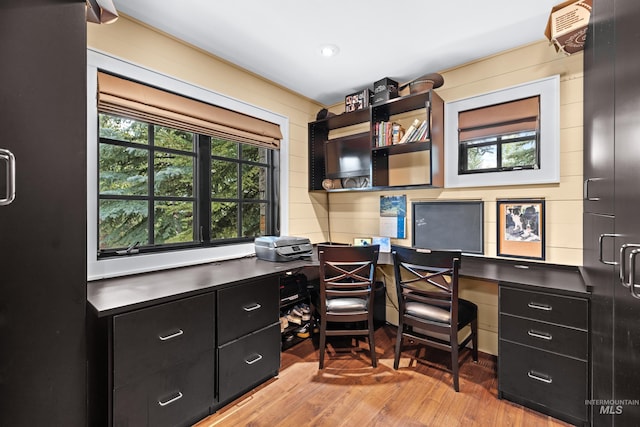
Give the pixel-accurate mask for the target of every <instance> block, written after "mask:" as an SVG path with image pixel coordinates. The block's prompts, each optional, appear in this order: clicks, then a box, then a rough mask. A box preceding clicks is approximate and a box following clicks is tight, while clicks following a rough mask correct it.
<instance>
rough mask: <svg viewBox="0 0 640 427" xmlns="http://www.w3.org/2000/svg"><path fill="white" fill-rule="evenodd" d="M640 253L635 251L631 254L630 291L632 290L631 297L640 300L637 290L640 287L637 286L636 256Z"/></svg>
mask: <svg viewBox="0 0 640 427" xmlns="http://www.w3.org/2000/svg"><path fill="white" fill-rule="evenodd" d="M639 253H640V249H634V250H632V251H631V253H630V254H629V289H630V290H631V296H632V297H634V298H636V299H640V294H639V293H638V292H636V288H640V285H636V256H637V255H638V254H639Z"/></svg>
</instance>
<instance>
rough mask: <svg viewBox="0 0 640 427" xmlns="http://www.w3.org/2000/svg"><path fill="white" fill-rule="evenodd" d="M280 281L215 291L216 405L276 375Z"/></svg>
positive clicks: (261, 281)
mask: <svg viewBox="0 0 640 427" xmlns="http://www.w3.org/2000/svg"><path fill="white" fill-rule="evenodd" d="M279 303H280V281H279V277H278V276H272V277H269V278H264V279H261V280H256V281H254V282H250V283H246V284H242V285H237V286H233V287H230V288H226V289H222V290H220V291H218V340H217V342H218V404H219V406H222V405H224V404H226V403H228V402H230V401H231V399H233V398H235V397H237V396H239V395H240V394H242V393H244V392H247V391H249V390H251V389H252V388H253V387H255V386H256V385H258V384H259V383H261V382H263V381H264V380H266V379H268V378H271V377H273V376H275V375H277V374H278V371H279V369H280V318H279V316H278V313H279Z"/></svg>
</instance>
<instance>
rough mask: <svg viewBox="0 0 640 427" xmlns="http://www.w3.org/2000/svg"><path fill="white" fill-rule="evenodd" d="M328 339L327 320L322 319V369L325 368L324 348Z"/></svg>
mask: <svg viewBox="0 0 640 427" xmlns="http://www.w3.org/2000/svg"><path fill="white" fill-rule="evenodd" d="M326 341H327V322H326V321H323V319H321V320H320V345H319V347H320V369H322V368H324V348H325V344H326Z"/></svg>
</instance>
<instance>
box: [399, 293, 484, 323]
mask: <svg viewBox="0 0 640 427" xmlns="http://www.w3.org/2000/svg"><path fill="white" fill-rule="evenodd" d="M405 308H406V311H405V313H406V314H408V315H410V316H414V317H418V318H420V319H425V320H429V321H432V322H437V323H443V324H446V325H448V324H450V322H451V312H450V311H449V310H448V309H445V308H442V307H438V306H434V305H428V304H423V303H420V302H409V303H407V305H406V306H405ZM477 312H478V307H477V306H476V305H475V304H474V303H472V302H471V301H467V300H465V299H462V298H460V299H458V325H460V326H462V325H466V324H467V323H469V322H471V320H473V319H474V318H475V317H476V316H477Z"/></svg>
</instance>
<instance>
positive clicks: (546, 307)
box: [527, 302, 553, 311]
mask: <svg viewBox="0 0 640 427" xmlns="http://www.w3.org/2000/svg"><path fill="white" fill-rule="evenodd" d="M527 307H529V308H535V309H536V310H543V311H551V310H553V307H551V306H550V305H549V304H539V303H537V302H530V303H529V304H527Z"/></svg>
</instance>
